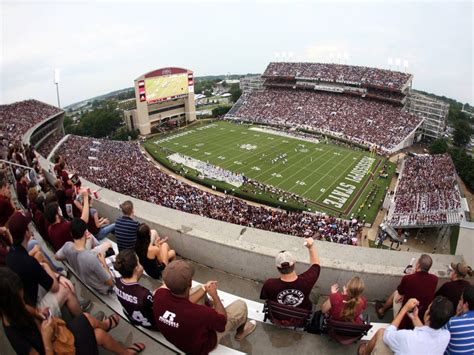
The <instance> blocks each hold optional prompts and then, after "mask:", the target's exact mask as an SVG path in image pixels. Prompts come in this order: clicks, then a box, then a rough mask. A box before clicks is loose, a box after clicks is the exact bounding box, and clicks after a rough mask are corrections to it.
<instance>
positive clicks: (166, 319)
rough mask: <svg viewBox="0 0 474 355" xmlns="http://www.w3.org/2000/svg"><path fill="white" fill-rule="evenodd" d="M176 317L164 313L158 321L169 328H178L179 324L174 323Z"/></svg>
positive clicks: (168, 312) (174, 314) (172, 314)
mask: <svg viewBox="0 0 474 355" xmlns="http://www.w3.org/2000/svg"><path fill="white" fill-rule="evenodd" d="M175 317H176V313H173V312H170V311H165V313H163V315H162V316H160V318H158V320H159V321H160V322H161V323H165V324H166V325H169V326H170V327H174V328H179V323H177V322H175V321H174V319H175Z"/></svg>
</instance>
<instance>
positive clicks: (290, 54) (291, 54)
mask: <svg viewBox="0 0 474 355" xmlns="http://www.w3.org/2000/svg"><path fill="white" fill-rule="evenodd" d="M292 59H293V52H288V61H289V62H291V60H292Z"/></svg>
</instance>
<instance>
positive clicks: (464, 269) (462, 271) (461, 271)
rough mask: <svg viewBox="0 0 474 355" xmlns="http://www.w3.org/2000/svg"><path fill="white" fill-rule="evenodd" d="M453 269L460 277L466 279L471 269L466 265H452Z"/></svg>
mask: <svg viewBox="0 0 474 355" xmlns="http://www.w3.org/2000/svg"><path fill="white" fill-rule="evenodd" d="M451 269H452V270H454V271H455V272H456V273H457V274H458V275H460V276H462V277H466V276H467V274H468V273H469V269H470V267H469V266H467V265H466V264H465V263H451Z"/></svg>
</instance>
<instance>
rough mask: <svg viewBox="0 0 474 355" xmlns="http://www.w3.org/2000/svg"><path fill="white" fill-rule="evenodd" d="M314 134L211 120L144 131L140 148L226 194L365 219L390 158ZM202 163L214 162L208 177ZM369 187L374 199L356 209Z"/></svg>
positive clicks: (390, 169) (380, 191) (381, 190)
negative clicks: (166, 131)
mask: <svg viewBox="0 0 474 355" xmlns="http://www.w3.org/2000/svg"><path fill="white" fill-rule="evenodd" d="M321 139H322V141H320V140H319V139H318V138H316V137H314V136H309V135H306V136H305V135H304V134H298V133H295V132H282V131H278V130H274V129H269V128H262V127H259V126H254V125H248V124H245V125H242V124H233V123H229V122H226V121H219V122H216V123H209V124H207V125H203V126H200V127H197V128H191V129H188V130H184V131H181V132H180V133H179V134H177V135H169V136H166V137H165V138H160V139H158V140H157V139H155V138H152V139H151V140H150V141H148V142H147V143H146V144H145V148H146V149H147V151H148V152H149V153H150V154H151V155H152V156H154V157H156V159H157V161H160V162H163V164H166V165H167V166H168V167H170V169H173V170H175V171H177V172H183V173H184V172H185V171H186V173H185V175H186V176H188V177H190V178H194V180H195V181H196V182H206V181H207V182H208V184H209V185H210V186H211V187H212V186H214V187H215V186H216V185H218V186H219V189H220V190H223V191H226V192H227V191H228V193H229V194H232V195H235V194H237V195H239V196H242V197H243V198H245V197H248V198H250V199H253V200H255V201H257V202H258V201H261V202H263V203H265V202H267V203H271V204H272V205H275V206H278V207H288V208H293V209H300V210H306V211H308V212H311V211H313V212H314V211H320V212H328V213H333V214H338V215H341V216H345V217H346V218H349V217H352V216H355V215H358V216H359V215H360V216H363V215H366V219H367V220H373V219H374V218H375V215H376V212H377V210H378V208H379V207H380V205H381V201H382V199H383V197H384V195H385V191H386V187H387V186H388V182H389V181H390V178H391V176H392V175H393V173H394V171H395V169H394V166H393V164H392V163H390V162H387V160H386V159H383V158H382V157H379V156H377V155H375V154H372V156H371V154H370V152H368V151H362V150H360V149H359V150H354V149H350V148H347V147H344V146H341V145H338V144H335V143H330V142H329V141H328V139H327V138H321ZM203 164H207V165H205V166H203ZM198 165H199V166H201V168H199V167H197V166H198ZM196 168H197V169H196ZM210 169H217V170H216V176H215V178H214V179H213V176H209V174H207V172H208V170H210ZM229 174H232V175H229ZM226 175H227V177H226ZM231 176H232V179H228V177H231ZM374 176H377V179H376V180H377V181H376V182H374V181H373V180H374ZM382 176H383V177H382ZM200 177H201V180H200ZM272 190H273V191H272ZM369 193H371V194H372V195H373V196H375V197H374V199H376V198H377V202H378V203H374V204H373V206H371V207H370V208H364V206H363V205H364V201H365V199H366V197H367V196H368V194H369ZM358 202H360V203H358ZM367 216H369V217H367Z"/></svg>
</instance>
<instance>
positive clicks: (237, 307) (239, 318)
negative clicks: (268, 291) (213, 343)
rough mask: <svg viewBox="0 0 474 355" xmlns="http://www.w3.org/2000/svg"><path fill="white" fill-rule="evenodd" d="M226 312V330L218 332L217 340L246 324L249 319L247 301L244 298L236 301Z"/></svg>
mask: <svg viewBox="0 0 474 355" xmlns="http://www.w3.org/2000/svg"><path fill="white" fill-rule="evenodd" d="M225 313H226V315H227V323H226V324H225V330H224V331H223V332H222V333H219V332H218V333H217V342H219V341H220V340H221V339H222V338H223V337H224V336H226V335H227V334H229V333H230V332H232V331H234V330H237V328H239V327H240V326H241V325H243V324H245V322H246V321H247V303H245V302H244V301H242V300H237V301H234V302H232V303H231V304H230V305H228V306H227V307H226V308H225Z"/></svg>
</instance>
